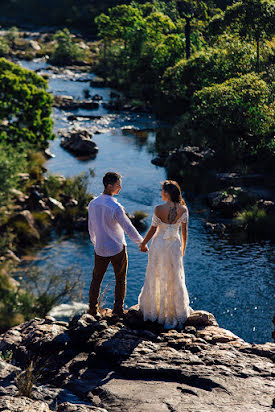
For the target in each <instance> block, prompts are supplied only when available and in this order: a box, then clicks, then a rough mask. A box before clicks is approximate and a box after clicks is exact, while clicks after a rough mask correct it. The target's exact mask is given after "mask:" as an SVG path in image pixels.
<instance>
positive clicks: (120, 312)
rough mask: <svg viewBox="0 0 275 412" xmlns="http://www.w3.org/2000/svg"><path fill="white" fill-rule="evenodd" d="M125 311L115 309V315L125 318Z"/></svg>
mask: <svg viewBox="0 0 275 412" xmlns="http://www.w3.org/2000/svg"><path fill="white" fill-rule="evenodd" d="M124 313H125V312H124V310H123V309H119V310H117V309H113V315H115V316H118V317H119V318H123V316H124Z"/></svg>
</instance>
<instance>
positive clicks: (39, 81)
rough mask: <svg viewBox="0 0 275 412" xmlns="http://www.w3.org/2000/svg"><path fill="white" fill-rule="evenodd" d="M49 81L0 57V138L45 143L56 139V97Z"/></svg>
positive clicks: (37, 143) (10, 141)
mask: <svg viewBox="0 0 275 412" xmlns="http://www.w3.org/2000/svg"><path fill="white" fill-rule="evenodd" d="M47 86H48V84H47V81H46V80H45V79H43V78H42V77H40V76H38V75H37V74H36V73H34V72H33V71H30V70H26V69H23V68H21V67H20V66H18V65H16V64H14V63H11V62H9V61H7V60H5V59H4V58H1V59H0V142H3V141H6V142H8V143H12V145H16V144H17V143H19V142H29V143H31V144H36V145H38V146H39V145H43V144H46V142H47V141H48V140H49V139H53V138H54V135H53V133H52V127H53V121H52V119H51V117H50V116H51V112H52V104H53V98H52V96H51V95H50V94H49V93H48V92H47V91H46V89H47Z"/></svg>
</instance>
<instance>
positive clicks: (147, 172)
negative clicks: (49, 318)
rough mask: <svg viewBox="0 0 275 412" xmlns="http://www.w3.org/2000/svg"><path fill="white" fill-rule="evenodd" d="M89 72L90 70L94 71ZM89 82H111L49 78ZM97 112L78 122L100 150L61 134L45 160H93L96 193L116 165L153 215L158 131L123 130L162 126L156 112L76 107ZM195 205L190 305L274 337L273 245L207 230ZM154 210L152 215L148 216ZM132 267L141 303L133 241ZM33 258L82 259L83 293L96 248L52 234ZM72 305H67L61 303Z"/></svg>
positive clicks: (140, 206) (242, 331) (62, 86)
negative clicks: (71, 148) (79, 148)
mask: <svg viewBox="0 0 275 412" xmlns="http://www.w3.org/2000/svg"><path fill="white" fill-rule="evenodd" d="M23 65H24V66H25V67H29V68H32V69H37V68H39V67H41V62H40V63H39V62H36V63H35V62H23ZM91 77H92V75H91ZM85 88H86V89H87V88H88V89H89V90H90V94H91V96H93V95H95V94H100V95H101V96H103V101H105V102H107V101H108V100H109V96H110V89H108V88H104V89H96V88H91V87H89V86H88V83H83V82H77V81H71V80H66V79H64V78H62V77H61V78H60V76H56V77H55V78H54V79H52V80H50V89H51V90H52V91H54V93H55V94H67V95H72V96H74V97H79V98H83V90H84V89H85ZM76 113H78V114H81V115H87V114H89V115H90V114H94V115H101V116H103V117H102V118H101V119H97V120H94V121H81V122H77V126H78V127H85V128H88V129H90V130H99V131H101V134H96V135H94V140H95V142H96V144H97V146H98V147H99V153H98V154H97V156H96V158H95V159H93V160H91V159H90V160H87V161H85V162H83V161H81V160H78V159H76V158H75V157H74V156H72V155H71V154H70V153H68V152H66V151H64V150H63V149H62V148H61V147H60V145H59V144H60V141H59V139H57V140H55V141H53V142H52V143H51V147H50V148H51V151H52V152H53V153H54V154H55V155H56V157H55V158H53V159H51V160H49V161H48V163H47V167H48V170H49V171H50V172H52V173H57V174H63V175H65V176H73V175H76V174H78V173H80V172H83V171H88V169H89V168H92V169H94V171H95V178H93V179H92V180H91V184H90V187H89V189H90V191H91V192H92V193H94V194H95V195H98V194H100V193H101V191H102V182H101V179H102V176H103V175H104V173H105V172H107V171H109V170H115V171H117V172H118V173H120V174H121V175H122V176H123V188H122V191H121V193H120V195H119V201H120V202H121V203H122V204H123V205H124V206H125V207H126V209H127V210H128V211H129V212H130V213H132V212H133V211H134V210H145V211H146V212H147V213H149V216H150V217H151V216H152V212H153V208H154V206H155V205H156V204H157V203H159V202H160V201H161V199H160V182H161V181H162V180H164V179H165V178H166V175H165V170H164V169H162V168H159V167H157V166H154V165H152V164H151V159H152V157H153V156H154V154H153V148H154V144H155V132H154V131H152V132H149V133H148V137H147V138H146V139H141V138H139V137H137V136H134V135H131V134H125V133H123V131H122V130H121V129H122V127H124V126H129V125H133V126H135V127H138V128H141V129H153V130H155V129H156V128H157V127H159V126H160V124H159V122H158V121H157V120H156V119H155V118H154V116H150V115H146V114H133V113H124V112H123V113H115V114H114V113H109V112H108V111H107V110H106V109H104V108H102V107H101V106H100V108H99V109H98V110H93V111H88V110H78V111H75V112H74V114H76ZM68 114H69V113H68V112H64V111H61V110H59V109H55V110H54V118H55V122H56V130H57V129H59V128H67V127H68V126H69V123H68V121H67V116H68ZM188 206H189V209H190V225H189V240H188V247H187V252H186V256H185V258H184V264H185V272H186V283H187V287H188V291H189V294H190V300H191V305H192V307H193V309H203V310H207V311H210V312H212V313H214V315H215V316H216V318H217V320H218V322H219V324H220V325H221V326H222V327H224V328H227V329H230V330H231V331H232V332H234V333H236V334H237V335H239V336H241V337H242V338H243V339H245V340H247V341H251V342H252V341H253V342H258V343H260V342H265V341H271V340H272V339H271V332H272V317H273V309H274V308H273V301H274V277H273V276H274V275H273V273H274V268H275V258H274V256H275V254H274V245H271V244H270V243H269V242H267V241H264V242H255V243H236V242H235V243H232V240H229V239H227V238H225V239H222V240H221V239H220V238H219V237H218V236H216V235H214V234H208V233H206V231H205V227H204V222H205V218H206V217H207V212H205V211H201V210H200V209H201V205H197V204H195V203H194V202H191V203H190V204H188ZM149 222H150V218H149V219H148V223H149ZM128 253H129V270H128V285H127V297H126V301H125V304H126V306H128V307H129V306H131V305H133V304H136V302H137V297H138V294H139V292H140V290H141V287H142V285H143V281H144V275H145V270H146V264H147V255H146V254H142V253H140V252H139V250H138V248H137V247H136V245H134V244H133V243H132V242H130V241H129V242H128ZM37 258H38V260H37V261H36V262H35V263H34V264H38V265H39V266H41V267H43V266H45V267H46V265H47V262H51V264H52V265H54V266H55V267H56V269H57V270H58V268H62V267H64V266H71V265H76V264H77V265H79V267H80V268H81V270H82V272H83V280H84V281H85V290H84V301H85V302H87V298H88V290H89V284H90V279H91V273H92V267H93V259H94V258H93V248H92V245H91V243H90V241H89V238H88V235H87V234H81V233H76V234H75V235H74V236H73V237H71V238H61V239H55V240H53V241H52V242H51V243H50V244H49V245H48V246H47V247H45V248H44V249H42V250H41V251H40V252H39V253H38V254H37ZM106 286H108V287H109V288H110V290H109V291H108V293H107V294H106V301H105V304H106V305H107V306H111V305H112V300H113V295H114V293H113V287H114V275H113V271H112V269H111V267H110V268H109V269H108V272H107V275H106V277H105V279H104V282H103V288H104V287H106ZM67 309H68V308H66V309H65V308H64V311H65V310H67Z"/></svg>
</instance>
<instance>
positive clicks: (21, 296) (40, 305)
mask: <svg viewBox="0 0 275 412" xmlns="http://www.w3.org/2000/svg"><path fill="white" fill-rule="evenodd" d="M45 273H47V276H45ZM16 274H17V279H18V284H17V286H14V284H12V283H11V278H10V277H9V276H7V275H6V274H0V333H2V332H4V331H5V330H7V329H9V328H11V327H13V326H15V325H18V324H19V323H22V322H24V321H26V320H29V319H33V318H34V317H36V316H38V317H45V316H46V315H47V313H48V312H49V311H50V310H51V309H52V308H53V307H54V306H56V305H58V304H60V303H65V302H68V301H70V300H71V299H80V298H81V290H82V288H83V284H82V282H81V281H80V277H81V272H80V271H79V269H78V268H75V267H70V268H66V269H63V270H61V271H59V272H57V271H56V269H55V268H53V267H47V268H45V269H44V272H42V270H41V269H39V268H36V267H33V268H32V269H28V270H24V269H22V270H21V271H18V272H17V273H16Z"/></svg>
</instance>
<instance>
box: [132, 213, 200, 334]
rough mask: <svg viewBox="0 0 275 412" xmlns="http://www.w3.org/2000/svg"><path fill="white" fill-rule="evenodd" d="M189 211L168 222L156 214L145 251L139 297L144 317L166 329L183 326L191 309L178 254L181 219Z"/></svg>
mask: <svg viewBox="0 0 275 412" xmlns="http://www.w3.org/2000/svg"><path fill="white" fill-rule="evenodd" d="M187 221H188V212H187V211H186V212H184V213H183V215H182V216H181V217H180V218H179V219H178V220H177V222H176V223H173V224H169V223H164V222H162V221H161V220H160V219H159V218H158V217H157V216H156V215H155V214H154V215H153V219H152V226H157V231H156V233H155V235H154V236H153V239H152V243H151V246H150V249H149V254H148V265H147V269H146V275H145V282H144V286H143V288H142V290H141V293H140V295H139V298H138V303H139V308H140V310H141V311H142V313H143V317H144V320H151V321H152V322H154V321H158V322H159V323H161V324H163V325H164V327H165V328H167V329H171V328H174V327H176V326H177V327H179V328H180V327H182V324H183V323H184V322H185V321H186V319H187V318H188V316H189V315H190V313H191V312H192V309H191V308H190V306H189V296H188V292H187V289H186V286H185V274H184V267H183V259H182V253H181V237H180V234H179V228H180V224H181V222H185V223H186V224H187Z"/></svg>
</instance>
